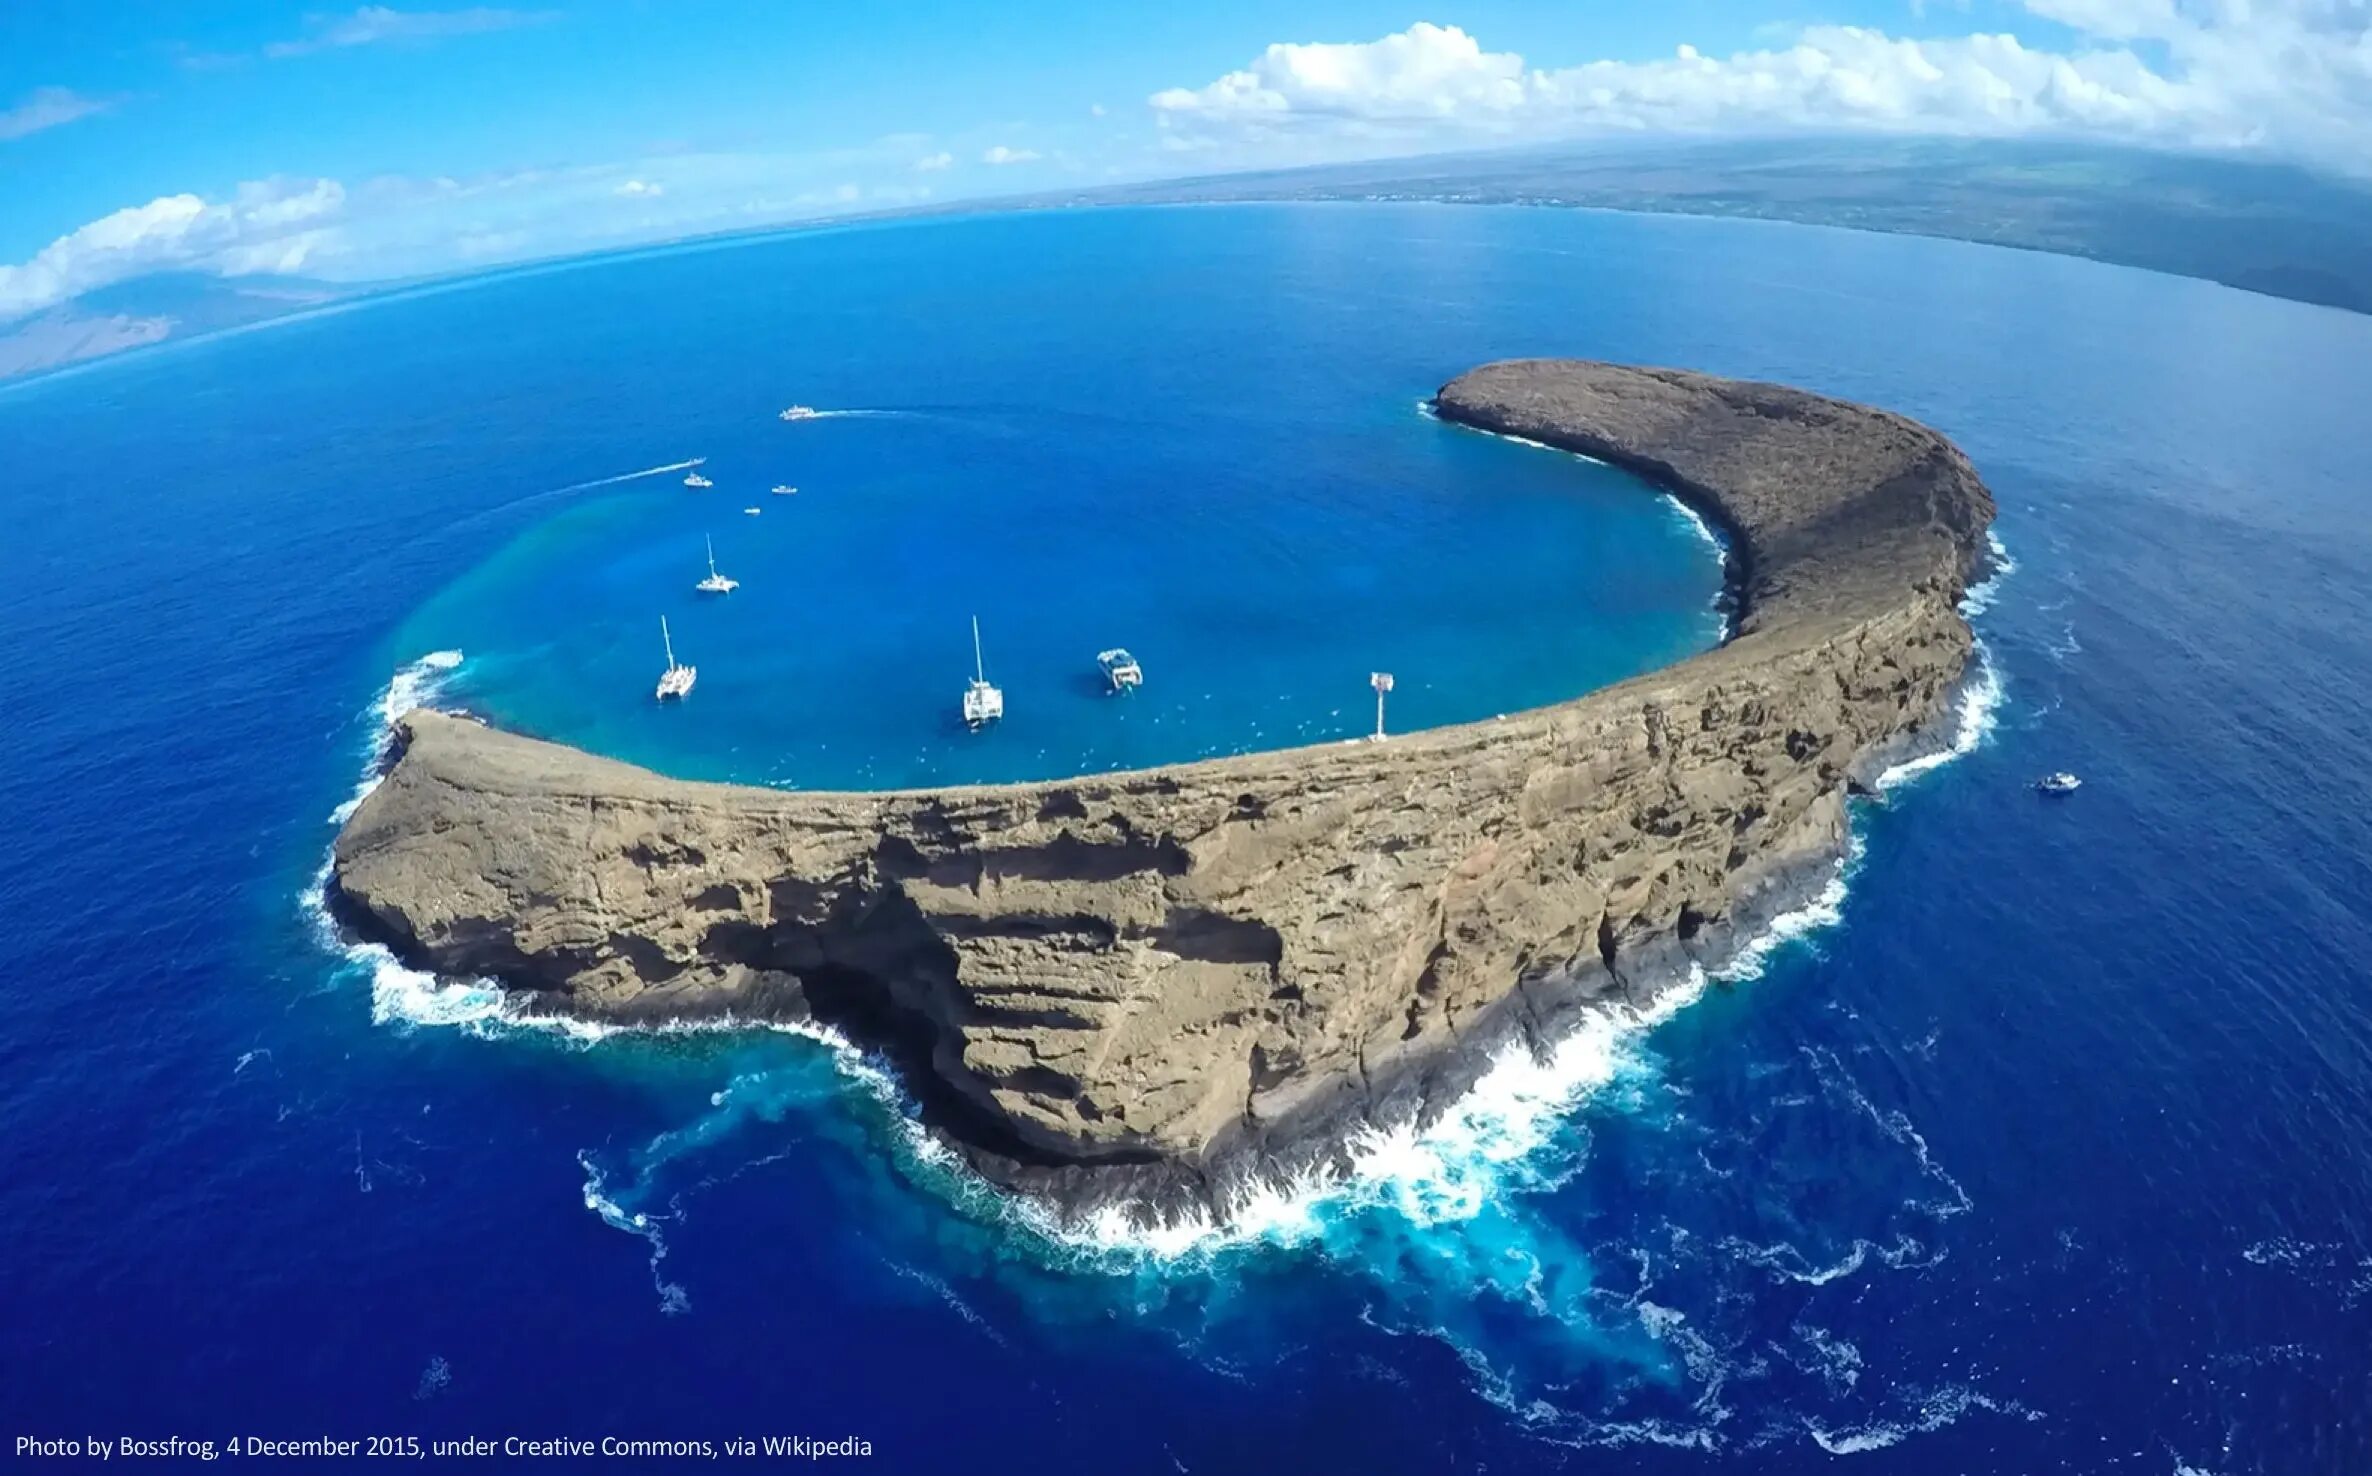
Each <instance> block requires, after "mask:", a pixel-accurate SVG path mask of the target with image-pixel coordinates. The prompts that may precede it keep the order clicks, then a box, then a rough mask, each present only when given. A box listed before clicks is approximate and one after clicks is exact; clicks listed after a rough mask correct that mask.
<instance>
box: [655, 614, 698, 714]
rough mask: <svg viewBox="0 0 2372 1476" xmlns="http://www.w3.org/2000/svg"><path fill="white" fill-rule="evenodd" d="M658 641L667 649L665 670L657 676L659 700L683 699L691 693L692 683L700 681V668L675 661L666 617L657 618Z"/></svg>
mask: <svg viewBox="0 0 2372 1476" xmlns="http://www.w3.org/2000/svg"><path fill="white" fill-rule="evenodd" d="M659 640H660V642H661V644H663V645H665V646H666V647H667V670H665V671H663V672H661V673H660V674H659V700H660V701H661V702H665V701H667V700H668V699H669V698H671V697H683V696H687V695H689V694H690V693H691V690H692V683H694V682H696V681H698V680H700V668H699V667H697V666H686V665H684V664H683V663H682V662H680V661H678V660H676V659H675V638H674V637H673V636H671V635H669V634H668V633H667V617H666V616H664V615H662V616H660V617H659Z"/></svg>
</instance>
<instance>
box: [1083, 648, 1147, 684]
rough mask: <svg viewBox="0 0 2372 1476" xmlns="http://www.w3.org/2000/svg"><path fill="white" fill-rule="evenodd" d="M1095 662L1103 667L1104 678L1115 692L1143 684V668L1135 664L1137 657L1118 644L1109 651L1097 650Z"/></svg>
mask: <svg viewBox="0 0 2372 1476" xmlns="http://www.w3.org/2000/svg"><path fill="white" fill-rule="evenodd" d="M1095 664H1096V665H1098V666H1100V667H1102V668H1103V669H1104V680H1105V681H1107V682H1110V683H1111V684H1112V690H1113V691H1115V692H1129V691H1134V690H1135V689H1136V688H1138V687H1141V686H1143V685H1145V668H1143V667H1141V666H1139V665H1137V658H1136V657H1134V656H1131V655H1129V654H1128V652H1127V651H1126V650H1124V649H1123V648H1121V647H1119V646H1114V647H1113V648H1112V649H1111V650H1109V651H1098V652H1097V653H1096V656H1095Z"/></svg>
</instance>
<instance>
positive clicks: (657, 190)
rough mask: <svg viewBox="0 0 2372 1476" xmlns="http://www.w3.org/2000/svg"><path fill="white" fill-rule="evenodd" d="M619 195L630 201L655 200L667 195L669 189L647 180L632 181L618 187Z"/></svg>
mask: <svg viewBox="0 0 2372 1476" xmlns="http://www.w3.org/2000/svg"><path fill="white" fill-rule="evenodd" d="M617 193H618V194H620V195H622V196H624V197H625V198H627V199H629V200H655V199H657V198H658V197H659V196H661V195H664V194H666V193H667V187H666V186H665V185H659V184H653V183H651V182H650V181H649V180H647V179H630V180H627V181H626V182H625V183H624V184H621V185H619V186H618V188H617Z"/></svg>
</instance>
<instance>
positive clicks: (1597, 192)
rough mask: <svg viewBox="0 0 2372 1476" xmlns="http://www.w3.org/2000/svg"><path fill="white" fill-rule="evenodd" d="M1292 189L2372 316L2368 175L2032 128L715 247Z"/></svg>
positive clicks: (1233, 190) (69, 306) (181, 287)
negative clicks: (1790, 240) (1825, 247)
mask: <svg viewBox="0 0 2372 1476" xmlns="http://www.w3.org/2000/svg"><path fill="white" fill-rule="evenodd" d="M1296 200H1306V201H1322V200H1335V201H1391V200H1427V201H1439V202H1443V203H1452V204H1481V205H1528V206H1539V207H1547V208H1554V207H1560V206H1563V207H1586V208H1592V209H1601V210H1622V211H1632V212H1644V213H1663V214H1684V215H1707V216H1734V217H1748V218H1753V219H1760V220H1779V221H1791V222H1795V223H1798V224H1805V225H1826V226H1840V227H1846V228H1850V229H1854V230H1867V231H1882V232H1892V233H1897V234H1905V235H1920V236H1940V237H1948V238H1951V239H1954V240H1961V241H1974V242H1979V243H1983V244H1988V245H1996V246H2014V247H2020V248H2023V249H2026V250H2032V251H2048V252H2053V253H2057V254H2060V255H2066V256H2081V257H2088V258H2091V259H2093V260H2097V261H2103V262H2111V263H2115V264H2117V265H2121V266H2134V267H2145V268H2148V269H2149V270H2152V271H2161V272H2170V273H2173V274H2175V275H2177V276H2186V277H2199V278H2203V279H2205V280H2207V281H2212V282H2222V283H2224V284H2225V285H2227V286H2232V287H2238V288H2242V289H2244V290H2247V291H2250V292H2261V293H2265V294H2267V295H2269V296H2273V297H2286V298H2292V299H2295V300H2297V301H2300V302H2309V303H2317V304H2320V305H2323V306H2327V307H2337V308H2345V309H2347V310H2349V311H2352V312H2372V184H2367V183H2366V182H2365V181H2360V180H2350V179H2341V178H2338V177H2336V176H2332V175H2325V174H2317V173H2314V172H2312V171H2309V170H2305V169H2301V168H2297V167H2295V166H2291V165H2286V164H2272V163H2264V162H2257V161H2251V160H2248V159H2245V158H2241V157H2237V156H2206V155H2196V154H2176V153H2161V152H2154V151H2148V150H2142V149H2132V148H2117V147H2109V146H2102V145H2093V144H2077V143H2053V142H2032V141H2023V140H1999V139H1920V138H1901V139H1893V138H1876V139H1871V138H1851V137H1821V138H1797V139H1778V140H1758V141H1753V142H1735V141H1732V142H1723V141H1697V142H1661V143H1658V142H1645V141H1624V142H1621V143H1601V144H1597V145H1592V146H1579V145H1564V146H1559V147H1550V148H1530V149H1520V150H1502V151H1495V152H1491V153H1474V154H1451V155H1439V156H1433V157H1427V158H1416V159H1391V160H1384V161H1379V162H1372V163H1361V164H1333V165H1317V166H1311V167H1308V168H1301V169H1283V170H1269V171H1262V172H1255V173H1244V174H1227V175H1213V176H1209V177H1206V178H1197V179H1168V180H1154V181H1148V182H1145V183H1140V184H1124V185H1104V186H1097V187H1094V188H1087V189H1079V190H1071V191H1060V192H1053V193H1044V192H1041V193H1037V194H1029V195H1014V196H1000V197H989V198H982V199H971V200H963V201H957V202H950V203H948V204H945V205H936V206H927V207H916V208H909V209H902V210H893V211H878V212H868V213H864V214H852V215H841V216H831V217H824V218H819V219H815V220H809V221H797V222H790V223H783V224H776V225H770V226H765V227H760V228H757V229H753V230H741V231H735V232H728V233H724V234H722V235H719V236H713V237H707V238H703V239H712V240H723V239H734V238H741V237H762V236H772V235H780V234H784V233H786V232H793V231H798V230H802V229H812V228H816V227H823V226H835V225H845V224H848V223H850V222H853V221H863V220H876V221H878V220H893V219H902V218H913V217H923V216H945V215H962V214H978V213H987V212H994V211H1008V210H1044V209H1062V208H1077V207H1094V206H1125V205H1145V204H1191V203H1206V204H1217V203H1226V202H1250V201H1296ZM514 265H516V264H514ZM504 269H507V268H497V270H504ZM431 281H433V279H420V278H414V279H409V280H406V281H402V282H359V283H357V282H347V283H336V282H323V281H316V280H311V279H300V278H289V277H228V278H218V277H207V276H202V275H198V274H195V273H187V272H183V273H173V274H168V275H161V276H153V277H142V278H137V279H134V280H132V281H129V282H122V283H118V284H115V285H114V286H111V287H108V288H105V289H102V290H100V291H97V292H92V293H86V294H84V295H83V296H81V297H77V298H74V299H72V300H70V301H68V302H64V303H60V304H58V305H56V306H54V307H51V308H49V309H47V310H45V311H43V312H40V313H36V314H34V315H32V316H31V317H28V318H20V319H18V320H16V321H15V322H8V323H0V380H5V379H8V378H11V377H15V376H20V375H26V374H34V373H39V372H42V371H43V370H47V369H54V368H58V367H62V366H64V365H66V364H69V363H74V362H78V361H81V360H85V359H90V358H96V357H99V356H102V355H105V354H111V353H116V352H120V351H122V350H124V349H128V348H137V347H141V346H143V345H146V344H151V343H159V342H163V341H164V340H166V339H182V338H190V337H193V336H197V335H202V334H206V333H214V332H220V331H222V330H224V329H227V328H234V327H242V326H245V325H247V324H251V323H257V322H264V321H268V320H269V319H272V318H275V317H280V316H285V315H287V314H289V313H293V312H300V311H305V310H307V309H311V308H316V307H320V306H323V305H325V304H327V303H330V302H334V301H339V300H344V299H351V298H360V297H368V296H374V295H378V294H381V293H385V292H391V291H397V290H402V289H405V288H411V287H418V286H422V285H428V284H429V283H430V282H431Z"/></svg>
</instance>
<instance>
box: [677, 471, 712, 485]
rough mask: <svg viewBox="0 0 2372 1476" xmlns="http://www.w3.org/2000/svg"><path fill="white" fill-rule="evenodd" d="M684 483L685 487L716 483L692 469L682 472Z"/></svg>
mask: <svg viewBox="0 0 2372 1476" xmlns="http://www.w3.org/2000/svg"><path fill="white" fill-rule="evenodd" d="M684 485H685V486H687V487H713V486H715V485H716V483H714V482H712V481H710V480H709V479H708V478H706V477H704V476H702V475H700V473H698V472H696V471H694V472H685V473H684Z"/></svg>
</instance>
